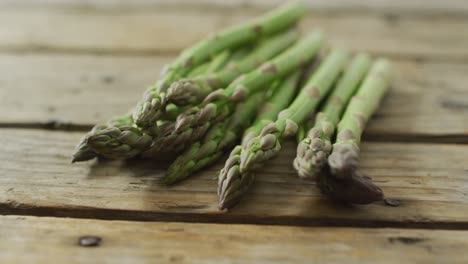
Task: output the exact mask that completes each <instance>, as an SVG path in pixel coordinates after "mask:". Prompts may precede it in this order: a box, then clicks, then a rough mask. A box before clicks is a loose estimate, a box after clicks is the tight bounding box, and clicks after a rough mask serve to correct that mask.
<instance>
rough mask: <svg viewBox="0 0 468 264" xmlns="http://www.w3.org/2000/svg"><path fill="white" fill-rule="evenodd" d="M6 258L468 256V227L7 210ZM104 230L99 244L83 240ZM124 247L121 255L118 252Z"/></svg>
mask: <svg viewBox="0 0 468 264" xmlns="http://www.w3.org/2000/svg"><path fill="white" fill-rule="evenodd" d="M0 235H1V236H2V240H1V242H0V247H1V248H2V249H3V250H2V252H1V253H0V261H1V262H2V263H11V264H14V263H31V262H33V263H38V264H39V263H51V262H53V263H96V262H98V263H154V262H157V263H206V264H208V263H246V264H247V263H255V264H260V263H311V261H313V262H314V263H330V264H331V263H376V261H378V263H402V264H406V263H425V264H430V263H434V264H436V263H437V264H438V263H453V264H456V263H460V264H461V263H466V262H467V261H468V255H466V254H465V252H466V250H467V248H468V231H432V230H431V231H429V230H406V229H403V230H402V229H358V228H314V227H278V226H252V225H223V224H180V223H142V222H125V221H99V220H77V219H57V218H47V217H45V218H37V217H18V216H2V217H0ZM85 235H94V236H98V237H100V238H101V239H102V240H101V243H100V244H99V246H97V247H93V248H84V247H80V246H79V245H78V239H79V237H81V236H85ZM116 252H118V254H116Z"/></svg>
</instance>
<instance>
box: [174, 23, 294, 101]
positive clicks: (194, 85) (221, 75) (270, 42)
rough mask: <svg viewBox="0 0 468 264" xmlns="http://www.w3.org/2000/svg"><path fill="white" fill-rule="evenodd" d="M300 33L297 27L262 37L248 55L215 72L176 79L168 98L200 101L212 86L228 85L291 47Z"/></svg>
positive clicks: (213, 87) (211, 89) (214, 87)
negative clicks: (269, 36) (268, 36)
mask: <svg viewBox="0 0 468 264" xmlns="http://www.w3.org/2000/svg"><path fill="white" fill-rule="evenodd" d="M298 36H299V34H298V32H297V30H288V31H286V32H284V33H279V34H277V35H275V36H273V37H271V38H268V39H265V40H263V41H261V42H260V43H259V44H258V45H257V47H256V48H254V49H253V50H252V52H251V54H250V55H249V56H247V57H245V58H244V59H242V60H240V61H238V62H237V63H233V64H230V65H229V66H228V67H226V68H225V69H224V70H222V71H220V72H218V73H216V74H210V75H204V76H199V77H198V78H192V79H182V80H179V81H176V82H174V83H173V84H172V85H171V87H170V88H169V90H168V92H167V98H168V101H170V102H172V103H174V104H176V105H187V104H194V103H200V102H201V101H202V100H203V99H204V98H205V97H206V96H207V95H208V94H209V93H210V92H212V91H213V90H216V89H218V88H224V87H226V86H227V85H229V83H231V82H232V81H233V80H234V79H235V78H236V77H238V76H239V75H241V74H243V73H247V72H249V71H251V70H253V69H255V67H257V66H259V64H260V63H262V62H264V61H266V60H268V59H270V58H271V57H273V56H275V55H277V54H278V53H280V52H282V51H283V50H285V49H286V48H288V47H289V46H290V45H291V44H293V43H294V42H295V41H296V40H297V38H298Z"/></svg>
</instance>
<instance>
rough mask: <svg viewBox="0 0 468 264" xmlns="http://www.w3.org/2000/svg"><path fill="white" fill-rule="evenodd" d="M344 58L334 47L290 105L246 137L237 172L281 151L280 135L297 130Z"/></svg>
mask: <svg viewBox="0 0 468 264" xmlns="http://www.w3.org/2000/svg"><path fill="white" fill-rule="evenodd" d="M347 60H348V53H347V52H345V51H343V50H335V51H333V52H331V54H330V55H328V56H327V57H326V58H325V60H324V62H323V64H322V65H321V66H320V67H319V68H318V70H317V72H316V73H314V74H313V75H312V77H311V78H310V79H309V80H308V81H307V83H306V85H305V87H304V89H303V90H302V91H301V94H300V95H299V96H298V97H297V98H296V99H295V100H294V102H293V103H292V104H291V106H290V107H289V108H288V109H286V110H284V111H282V112H281V113H280V114H279V115H278V119H277V120H276V122H274V123H271V124H269V125H267V126H265V128H264V129H263V130H262V132H261V133H260V135H259V136H258V137H256V138H254V139H252V140H250V142H248V143H247V144H246V146H245V147H244V148H243V149H242V153H241V155H240V168H239V169H240V172H241V173H247V172H249V171H251V170H252V169H254V168H255V167H259V166H261V165H262V164H263V163H264V162H265V161H267V160H269V159H272V158H273V157H274V156H276V155H277V153H278V152H279V151H280V150H281V143H280V141H281V138H282V137H285V136H290V135H294V134H295V133H296V132H297V129H298V124H301V123H302V122H303V121H304V120H305V119H306V118H307V116H308V115H309V114H310V113H311V112H313V111H314V110H315V108H316V107H317V105H318V103H319V102H320V101H321V99H322V98H323V97H325V95H326V94H327V92H328V91H329V90H330V88H331V86H332V84H333V82H334V81H335V80H336V79H337V78H338V76H339V74H340V73H341V72H342V71H343V69H344V67H345V64H346V62H347Z"/></svg>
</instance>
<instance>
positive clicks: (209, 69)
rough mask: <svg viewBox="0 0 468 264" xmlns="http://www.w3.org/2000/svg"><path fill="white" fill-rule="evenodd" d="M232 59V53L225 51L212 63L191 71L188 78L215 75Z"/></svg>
mask: <svg viewBox="0 0 468 264" xmlns="http://www.w3.org/2000/svg"><path fill="white" fill-rule="evenodd" d="M230 57H231V51H229V50H225V51H223V52H221V53H219V54H217V55H216V56H215V57H214V58H213V59H212V60H211V61H208V62H205V63H204V64H202V65H200V66H198V67H196V68H195V69H193V70H191V71H190V72H189V73H188V74H187V78H195V77H198V76H202V75H206V74H209V73H215V72H217V71H219V70H221V69H222V68H224V66H225V65H226V64H227V62H228V60H229V59H230Z"/></svg>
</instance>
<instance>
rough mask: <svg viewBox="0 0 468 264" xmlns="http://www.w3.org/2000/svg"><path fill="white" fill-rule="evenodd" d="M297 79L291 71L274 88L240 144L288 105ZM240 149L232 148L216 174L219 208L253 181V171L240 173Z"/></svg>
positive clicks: (271, 120)
mask: <svg viewBox="0 0 468 264" xmlns="http://www.w3.org/2000/svg"><path fill="white" fill-rule="evenodd" d="M298 79H299V74H298V73H297V72H296V73H293V74H292V75H291V76H289V77H288V78H287V79H286V80H285V81H283V82H282V83H281V84H280V85H279V86H278V87H277V88H276V90H275V92H274V93H273V94H272V96H271V97H270V98H269V100H267V102H265V104H263V105H262V108H261V109H260V111H259V112H258V115H257V119H256V120H257V121H256V122H255V124H254V125H253V126H251V127H249V128H248V129H247V130H246V131H245V132H244V136H243V138H242V144H245V143H246V142H248V141H249V140H250V139H252V138H253V137H255V136H256V135H258V134H259V133H260V132H261V130H262V128H263V127H264V126H265V124H268V123H271V122H273V120H274V119H275V118H276V116H277V115H278V113H279V112H280V111H281V110H283V109H284V108H286V107H287V106H288V105H289V103H290V102H291V100H292V99H293V97H294V95H295V94H296V89H297V87H298V85H297V83H298ZM241 150H242V146H236V147H235V148H234V150H233V151H232V152H231V154H230V156H229V159H228V160H227V161H226V164H225V166H224V168H223V169H222V170H221V171H220V172H219V174H218V206H219V208H220V209H221V210H222V209H225V208H229V207H230V206H232V205H234V204H235V203H236V202H237V201H238V200H239V199H240V198H241V197H242V195H243V194H244V193H245V192H246V191H247V190H248V188H249V186H250V185H251V183H253V181H254V178H255V177H254V174H253V173H245V174H241V173H240V171H239V162H240V158H239V157H240V156H239V153H240V151H241Z"/></svg>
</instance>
